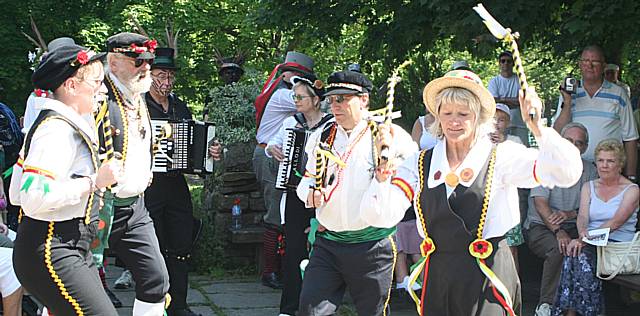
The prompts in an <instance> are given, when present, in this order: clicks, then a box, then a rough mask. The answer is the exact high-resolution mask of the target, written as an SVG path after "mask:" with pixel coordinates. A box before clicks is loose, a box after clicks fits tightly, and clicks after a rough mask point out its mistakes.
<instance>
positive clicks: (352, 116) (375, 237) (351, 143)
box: [297, 71, 418, 316]
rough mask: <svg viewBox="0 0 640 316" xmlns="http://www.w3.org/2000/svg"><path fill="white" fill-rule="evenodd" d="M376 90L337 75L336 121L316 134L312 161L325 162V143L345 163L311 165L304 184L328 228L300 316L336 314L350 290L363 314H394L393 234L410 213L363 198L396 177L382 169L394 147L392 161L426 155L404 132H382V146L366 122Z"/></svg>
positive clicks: (332, 90)
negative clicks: (384, 154)
mask: <svg viewBox="0 0 640 316" xmlns="http://www.w3.org/2000/svg"><path fill="white" fill-rule="evenodd" d="M372 87H373V85H372V84H371V82H370V81H369V79H367V78H366V77H365V76H364V75H363V74H361V73H358V72H353V71H343V72H336V73H334V74H332V75H331V76H330V77H329V79H328V85H327V92H326V94H325V96H326V99H327V102H328V103H329V104H330V105H331V112H332V113H333V115H334V116H335V120H336V122H335V123H333V124H327V125H326V126H325V128H324V130H322V131H316V132H315V133H314V134H312V135H311V136H310V137H309V140H308V143H307V144H308V145H307V150H306V152H307V154H308V156H309V157H316V156H317V155H316V154H317V153H318V150H319V149H318V143H319V142H322V143H324V144H326V145H327V146H326V147H325V146H323V148H324V149H326V150H325V152H326V151H330V152H332V153H333V154H334V155H335V157H334V159H335V160H337V159H340V160H341V162H340V163H337V162H336V161H334V160H332V159H328V160H327V159H325V160H326V161H327V163H324V164H322V165H324V166H326V167H324V168H321V169H320V170H316V159H309V161H308V162H307V167H306V169H307V174H305V177H304V178H303V179H302V181H301V182H300V184H299V185H298V189H297V193H298V197H299V198H300V199H301V200H304V201H306V206H307V207H316V217H317V220H318V221H319V222H320V224H321V225H322V226H323V227H324V228H325V229H326V230H324V229H323V228H321V229H319V233H318V238H317V239H316V241H315V244H314V246H313V254H312V255H311V257H310V259H309V264H308V265H307V267H306V269H305V275H304V280H303V283H302V292H301V293H300V307H299V312H298V315H331V314H334V313H335V312H336V310H337V309H338V307H339V306H340V304H341V302H342V297H343V295H344V292H345V289H346V288H347V287H349V290H350V294H351V297H352V298H353V300H354V303H355V305H356V309H357V312H358V314H359V315H367V316H370V315H386V314H388V312H389V305H388V303H389V296H390V292H391V282H392V281H393V267H394V263H395V256H396V251H395V244H394V242H393V239H392V237H391V235H392V234H393V233H394V231H395V225H396V224H397V223H398V222H399V221H400V220H401V219H402V217H403V215H404V211H402V212H400V211H398V212H395V213H391V212H387V211H380V210H378V209H377V208H376V207H375V206H374V205H371V204H368V200H367V201H365V200H363V199H362V197H363V194H364V192H365V190H366V188H367V187H368V186H369V183H371V182H377V181H376V180H375V179H374V176H375V174H376V171H377V172H378V173H381V172H387V171H388V170H386V169H380V170H378V169H376V168H375V167H374V166H376V165H377V164H379V161H378V160H380V159H378V157H379V156H380V155H379V153H380V151H381V149H382V148H383V147H385V148H388V158H389V160H395V159H394V158H398V159H399V158H400V157H407V155H410V154H411V153H413V152H415V151H417V149H418V148H417V145H416V144H415V143H414V142H413V141H412V140H411V136H410V135H409V134H408V133H406V132H405V131H403V130H402V128H400V127H399V126H396V125H391V126H385V125H382V126H381V127H379V131H378V138H377V139H374V137H373V136H372V130H371V129H370V128H369V124H368V122H367V117H366V116H367V113H368V111H367V108H368V105H369V93H370V91H371V89H372ZM390 132H391V134H393V136H391V134H390ZM342 163H344V164H346V165H343V164H342ZM318 171H320V172H318ZM317 175H323V176H322V178H321V179H322V180H323V181H322V186H323V187H322V188H320V189H317V190H316V189H315V186H314V184H315V183H316V176H317ZM406 209H407V207H405V208H404V210H406Z"/></svg>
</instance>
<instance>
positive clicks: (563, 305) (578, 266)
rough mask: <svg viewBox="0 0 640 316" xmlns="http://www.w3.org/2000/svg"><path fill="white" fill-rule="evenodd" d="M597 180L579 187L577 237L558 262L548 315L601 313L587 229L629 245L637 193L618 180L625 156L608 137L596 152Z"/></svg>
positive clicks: (632, 186) (593, 253) (601, 301)
mask: <svg viewBox="0 0 640 316" xmlns="http://www.w3.org/2000/svg"><path fill="white" fill-rule="evenodd" d="M595 156H596V168H597V171H598V176H599V177H600V179H597V180H591V181H589V182H587V183H585V184H583V185H582V189H581V192H580V209H579V211H578V218H577V227H578V238H575V239H572V240H571V241H570V242H569V244H568V246H567V248H566V249H565V250H564V251H562V249H561V251H562V252H563V253H564V255H565V257H564V261H563V262H562V272H561V275H560V285H559V287H558V292H557V295H556V301H555V306H554V309H553V315H561V314H562V313H565V312H566V314H565V315H570V316H573V315H576V312H577V313H580V315H582V316H596V315H600V314H602V313H604V297H603V294H602V283H601V281H600V279H598V278H597V277H596V275H595V271H596V251H595V247H593V246H590V245H585V243H584V242H583V241H582V239H583V238H584V237H587V238H588V237H589V231H590V230H593V229H598V228H609V229H611V231H610V233H609V241H618V242H620V241H630V240H631V239H632V238H633V235H634V234H635V225H636V222H637V220H638V219H637V212H638V197H639V190H638V186H637V185H636V184H635V183H632V182H631V181H629V180H627V179H625V178H624V177H623V176H622V174H621V173H622V168H623V167H624V163H625V159H626V156H625V153H624V148H623V145H622V143H620V142H619V141H618V140H615V139H607V140H604V141H602V142H600V143H599V144H598V146H596V148H595Z"/></svg>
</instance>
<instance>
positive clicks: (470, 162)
mask: <svg viewBox="0 0 640 316" xmlns="http://www.w3.org/2000/svg"><path fill="white" fill-rule="evenodd" d="M492 147H493V143H492V142H491V140H490V139H489V137H488V136H483V137H480V138H479V139H478V140H477V142H476V143H475V145H473V147H471V150H470V151H469V153H468V154H467V156H466V157H465V158H464V160H463V161H462V163H461V164H460V166H459V167H458V168H457V169H456V171H455V172H454V173H455V174H456V175H457V176H458V179H459V180H460V184H462V185H464V186H465V187H470V186H471V184H472V183H473V182H474V181H475V179H476V177H478V173H479V172H480V170H482V168H483V167H484V165H485V162H486V161H487V157H489V154H490V153H491V148H492ZM469 170H471V171H472V174H471V176H469V175H468V171H469ZM463 171H465V173H467V175H466V176H465V177H462V176H461V173H462V172H463ZM438 172H439V174H437V173H438ZM450 172H451V168H450V167H449V160H448V159H447V140H446V139H445V138H443V139H441V140H440V141H438V143H436V146H435V147H434V148H433V156H432V158H431V166H430V168H429V178H428V180H427V186H428V187H429V188H435V187H437V186H439V185H440V184H442V183H443V182H444V179H445V177H446V176H447V174H449V173H450ZM436 178H437V179H436Z"/></svg>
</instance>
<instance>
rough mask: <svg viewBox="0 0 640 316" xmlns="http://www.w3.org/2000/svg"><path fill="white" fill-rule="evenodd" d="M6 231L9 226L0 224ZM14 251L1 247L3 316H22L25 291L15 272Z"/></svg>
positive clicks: (0, 267) (0, 285)
mask: <svg viewBox="0 0 640 316" xmlns="http://www.w3.org/2000/svg"><path fill="white" fill-rule="evenodd" d="M2 229H4V231H6V229H7V226H4V224H0V230H2ZM12 257H13V249H11V248H5V247H0V294H2V315H4V316H20V315H22V294H23V290H22V287H21V286H20V282H19V281H18V277H17V276H16V273H15V272H14V271H13V261H12V260H11V258H12Z"/></svg>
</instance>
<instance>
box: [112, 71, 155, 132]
mask: <svg viewBox="0 0 640 316" xmlns="http://www.w3.org/2000/svg"><path fill="white" fill-rule="evenodd" d="M106 78H107V82H108V83H109V86H111V89H112V90H113V95H114V96H115V99H116V103H117V104H118V106H119V107H120V108H121V109H125V110H126V114H127V118H131V121H132V123H134V124H136V125H138V132H139V133H140V137H141V138H143V139H144V137H145V136H146V134H147V130H146V129H145V128H144V124H142V114H141V112H142V107H143V105H142V104H139V105H138V108H137V109H136V108H135V107H133V106H129V105H128V104H125V103H124V102H122V96H121V95H120V91H119V90H118V89H117V88H116V86H115V84H114V83H113V81H111V79H110V78H109V77H108V76H107V77H106ZM138 103H140V102H138ZM122 119H123V120H124V119H125V117H123V118H122ZM127 121H128V119H127Z"/></svg>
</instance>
